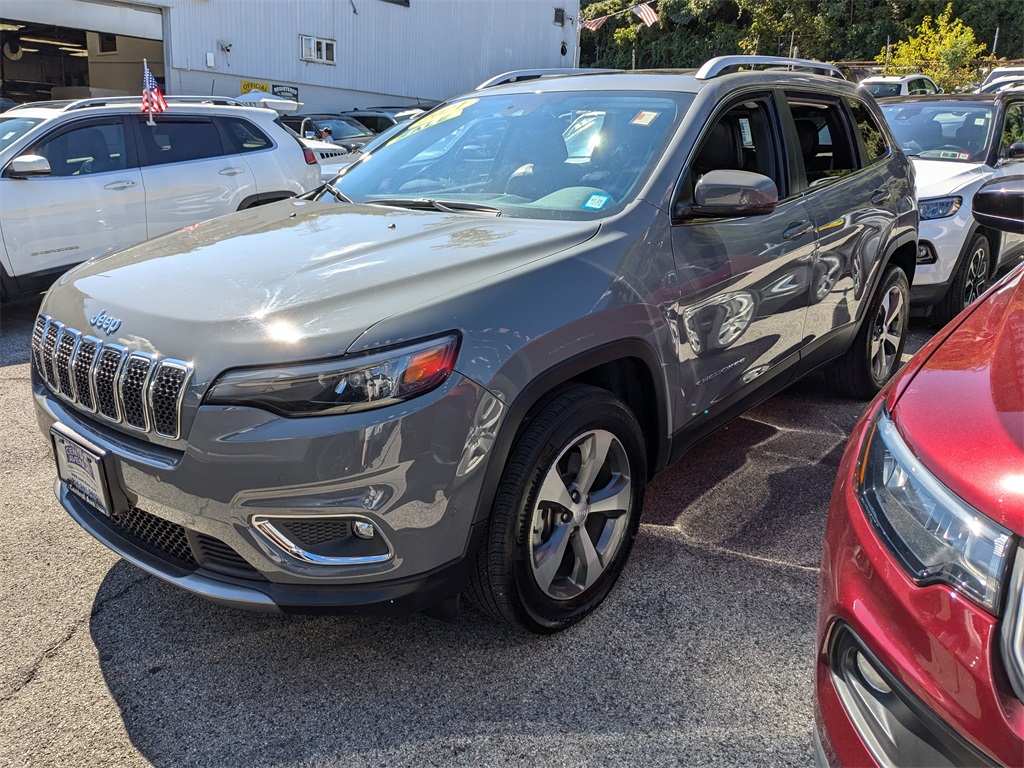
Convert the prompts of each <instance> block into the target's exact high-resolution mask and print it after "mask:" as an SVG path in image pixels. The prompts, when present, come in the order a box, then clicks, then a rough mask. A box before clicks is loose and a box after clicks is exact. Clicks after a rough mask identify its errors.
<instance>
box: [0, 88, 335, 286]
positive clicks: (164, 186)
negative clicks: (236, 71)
mask: <svg viewBox="0 0 1024 768" xmlns="http://www.w3.org/2000/svg"><path fill="white" fill-rule="evenodd" d="M276 118H277V113H276V112H274V111H272V110H269V109H259V108H250V107H240V106H233V105H230V104H228V103H222V104H215V103H200V102H199V101H198V100H195V99H191V100H190V99H188V98H186V97H179V99H175V98H173V97H168V108H167V110H166V111H165V112H162V113H160V114H158V115H156V116H155V117H154V118H153V122H154V123H155V125H149V119H148V116H147V115H145V114H142V113H141V111H140V100H139V99H138V98H115V99H82V100H78V101H70V102H40V103H38V104H28V105H24V106H19V107H16V108H14V109H11V110H8V111H7V112H5V113H3V114H2V115H0V296H2V298H3V299H4V300H7V299H11V298H14V297H16V296H19V295H25V294H31V293H36V292H39V291H41V290H45V289H46V288H47V287H48V286H49V285H50V284H51V283H52V282H53V280H54V279H55V278H56V277H57V276H58V275H60V274H61V273H63V272H65V271H66V270H68V269H69V268H71V267H72V266H74V265H75V264H78V263H79V262H82V261H85V260H87V259H90V258H93V257H95V256H99V255H102V254H104V253H107V252H109V251H113V250H115V249H118V248H123V247H126V246H129V245H133V244H135V243H138V242H140V241H142V240H146V239H148V238H151V237H155V236H157V235H161V234H163V233H165V232H170V231H171V230H175V229H180V228H182V227H184V226H188V225H190V224H195V223H197V222H199V221H203V220H205V219H210V218H213V217H215V216H220V215H221V214H225V213H230V212H233V211H238V210H241V209H244V208H249V207H251V206H254V205H262V204H264V203H269V202H273V201H275V200H282V199H284V198H288V197H293V196H295V195H300V194H302V193H303V192H308V191H309V190H311V189H313V188H315V187H316V186H318V185H319V184H320V166H319V163H318V162H317V159H316V156H315V155H314V153H313V152H312V151H311V150H308V149H306V148H304V147H303V146H302V144H301V142H298V141H296V140H295V138H294V137H292V136H290V135H289V134H288V132H287V131H285V130H284V129H283V128H282V127H280V126H279V125H276V124H275V122H274V121H275V119H276Z"/></svg>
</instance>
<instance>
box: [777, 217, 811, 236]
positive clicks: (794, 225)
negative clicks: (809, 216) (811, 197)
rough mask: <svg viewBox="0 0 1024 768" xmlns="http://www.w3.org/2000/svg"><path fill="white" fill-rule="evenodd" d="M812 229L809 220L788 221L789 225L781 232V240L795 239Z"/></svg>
mask: <svg viewBox="0 0 1024 768" xmlns="http://www.w3.org/2000/svg"><path fill="white" fill-rule="evenodd" d="M813 231H814V227H813V226H812V225H811V223H810V222H809V221H793V222H790V224H789V227H787V228H786V231H785V232H783V233H782V239H783V240H796V239H798V238H801V237H803V236H804V235H808V234H810V233H811V232H813Z"/></svg>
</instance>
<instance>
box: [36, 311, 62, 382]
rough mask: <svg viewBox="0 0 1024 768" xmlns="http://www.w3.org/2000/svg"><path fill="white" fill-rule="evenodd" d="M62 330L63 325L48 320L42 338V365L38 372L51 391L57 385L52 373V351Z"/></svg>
mask: <svg viewBox="0 0 1024 768" xmlns="http://www.w3.org/2000/svg"><path fill="white" fill-rule="evenodd" d="M63 330H64V324H63V323H58V322H56V321H54V320H50V322H49V323H47V325H46V334H45V335H44V336H43V350H42V357H43V361H42V362H43V364H42V367H40V369H39V372H40V373H41V374H42V375H43V380H44V381H46V383H47V384H49V385H50V388H51V389H56V388H57V385H56V383H55V381H54V379H55V378H56V377H55V376H54V371H53V350H54V349H56V347H57V338H58V337H59V336H60V332H61V331H63Z"/></svg>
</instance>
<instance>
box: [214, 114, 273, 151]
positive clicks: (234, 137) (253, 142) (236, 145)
mask: <svg viewBox="0 0 1024 768" xmlns="http://www.w3.org/2000/svg"><path fill="white" fill-rule="evenodd" d="M220 124H221V127H223V128H224V132H225V133H226V134H227V136H228V143H229V144H230V145H231V149H232V150H233V151H235V152H238V153H239V154H244V153H245V152H258V151H259V150H261V149H270V148H271V147H273V146H274V143H273V142H272V141H271V140H270V138H269V137H268V136H267V134H265V133H264V132H263V131H261V130H260V129H259V128H257V127H256V126H255V125H253V124H252V123H250V122H249V121H248V120H243V119H242V118H239V117H222V118H220Z"/></svg>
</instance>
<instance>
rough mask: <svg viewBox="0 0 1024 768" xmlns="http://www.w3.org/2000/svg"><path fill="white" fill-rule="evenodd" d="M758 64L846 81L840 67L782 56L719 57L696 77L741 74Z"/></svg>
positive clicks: (708, 78) (705, 64)
mask: <svg viewBox="0 0 1024 768" xmlns="http://www.w3.org/2000/svg"><path fill="white" fill-rule="evenodd" d="M758 64H761V65H765V66H769V67H789V68H791V69H807V70H810V71H811V72H813V73H814V74H816V75H825V76H826V77H838V78H839V79H840V80H845V79H846V77H845V76H844V75H843V73H842V72H840V71H839V67H837V66H835V65H834V64H824V63H822V62H820V61H811V60H810V59H787V58H784V57H782V56H717V57H715V58H713V59H711V60H710V61H707V62H705V63H704V66H702V67H701V68H700V69H698V70H697V74H696V75H694V77H696V78H697V79H698V80H710V79H711V78H713V77H720V76H721V75H729V74H732V73H733V72H739V71H740V68H741V67H750V66H754V65H758Z"/></svg>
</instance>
